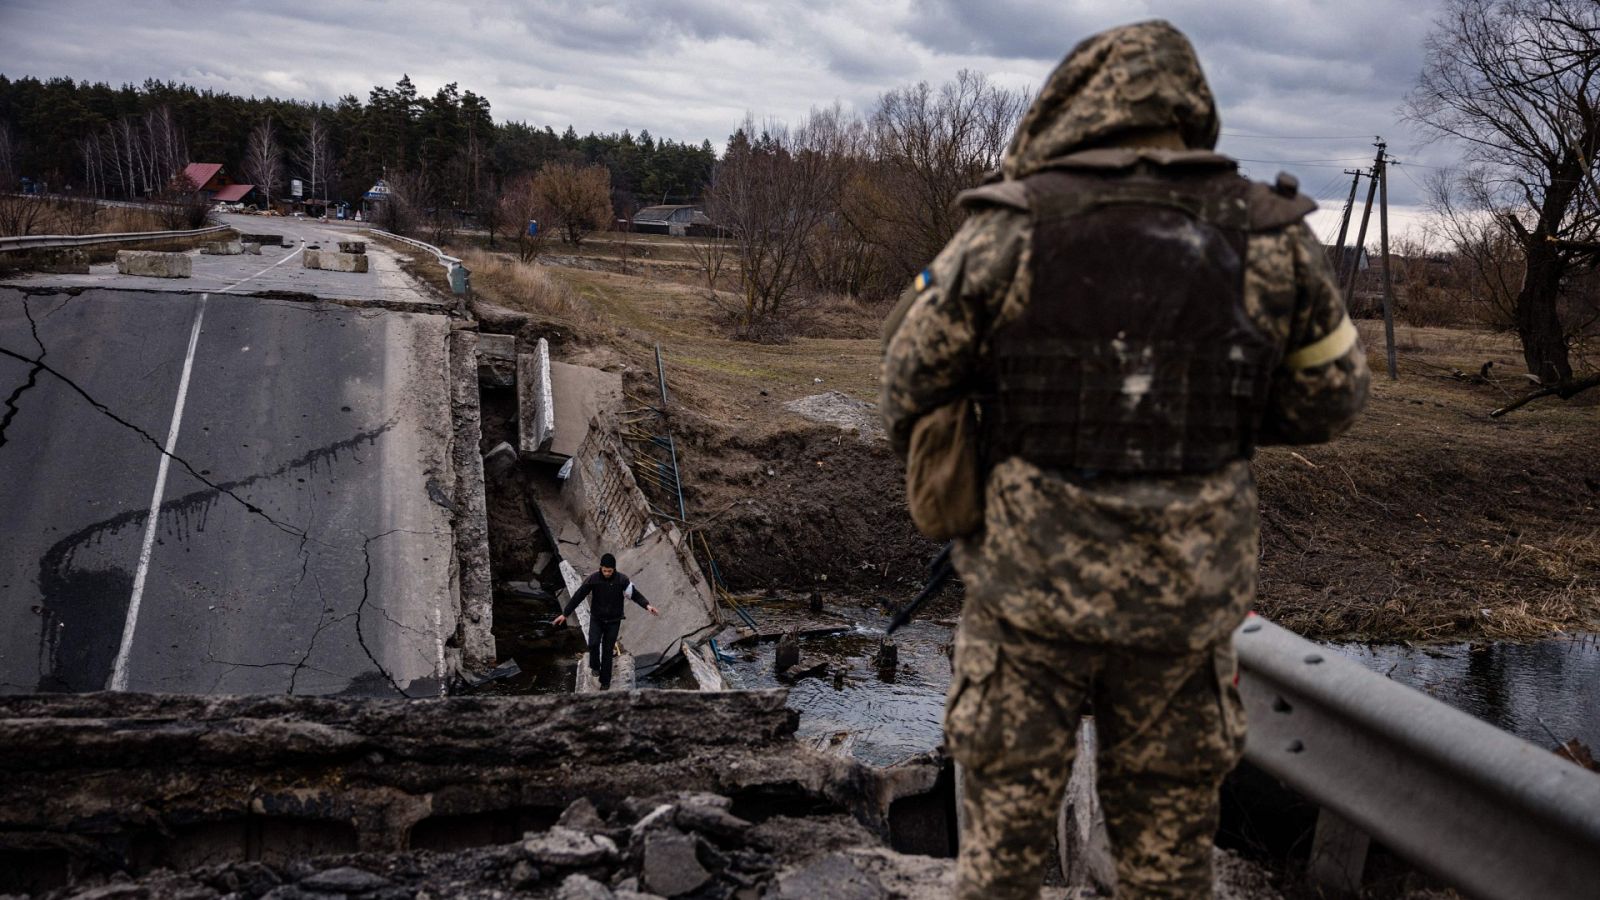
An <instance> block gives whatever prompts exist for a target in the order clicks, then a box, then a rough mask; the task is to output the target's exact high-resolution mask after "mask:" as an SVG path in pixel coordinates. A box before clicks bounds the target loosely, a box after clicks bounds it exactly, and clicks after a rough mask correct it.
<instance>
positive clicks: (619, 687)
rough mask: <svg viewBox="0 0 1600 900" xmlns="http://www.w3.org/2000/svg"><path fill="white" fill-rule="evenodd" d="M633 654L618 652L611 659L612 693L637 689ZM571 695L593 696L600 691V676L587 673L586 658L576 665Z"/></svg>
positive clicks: (587, 664) (587, 663) (623, 651)
mask: <svg viewBox="0 0 1600 900" xmlns="http://www.w3.org/2000/svg"><path fill="white" fill-rule="evenodd" d="M634 670H635V666H634V664H633V654H632V653H629V652H627V651H626V650H622V651H618V652H617V654H616V655H615V656H613V657H612V658H611V687H610V690H613V691H632V690H637V689H638V678H637V676H636V674H635V671H634ZM572 690H573V693H577V694H593V693H595V692H597V691H600V690H602V688H601V687H600V676H598V675H595V674H594V673H592V672H590V671H589V662H588V656H587V655H585V657H584V659H583V660H582V661H580V662H579V663H578V680H577V683H576V684H574V685H573V688H572Z"/></svg>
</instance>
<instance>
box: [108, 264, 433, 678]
mask: <svg viewBox="0 0 1600 900" xmlns="http://www.w3.org/2000/svg"><path fill="white" fill-rule="evenodd" d="M304 249H305V241H303V240H302V241H301V242H300V247H299V249H297V250H295V251H294V252H293V253H291V254H289V255H288V256H285V257H284V258H283V259H280V260H278V261H277V262H275V263H273V264H272V265H270V266H267V267H266V268H264V269H262V270H261V271H259V272H257V273H255V274H254V275H251V276H249V277H246V278H243V279H240V280H239V281H235V282H234V283H233V284H230V285H228V286H227V287H225V288H223V289H222V290H220V291H216V292H215V293H218V294H225V293H227V292H228V291H231V290H233V289H234V288H236V287H238V286H239V285H241V284H244V283H245V282H247V281H252V280H254V279H256V278H259V277H261V276H262V275H264V274H266V273H267V272H268V271H270V270H272V269H275V268H277V267H278V266H281V265H283V264H284V263H286V262H288V261H289V260H291V259H294V258H295V257H296V256H298V255H300V252H301V251H303V250H304ZM210 296H211V294H210V293H202V294H201V295H200V306H199V308H198V309H196V310H195V314H194V324H193V325H192V326H190V328H189V349H188V351H187V352H186V353H185V354H184V357H183V374H182V375H181V376H179V378H178V398H177V400H176V401H174V403H173V406H172V425H171V427H170V428H168V430H167V443H166V446H165V448H164V450H163V452H162V454H161V462H160V464H159V465H157V466H156V488H155V492H154V494H153V496H152V497H151V498H150V517H149V519H148V520H147V521H146V522H145V526H144V544H143V545H142V546H141V547H140V548H139V566H138V568H137V569H135V570H134V573H133V596H131V597H130V598H129V599H128V616H127V619H126V620H125V621H124V622H123V623H122V643H121V645H120V646H119V647H118V648H117V658H116V661H115V662H114V663H113V664H112V667H111V681H110V683H109V684H108V685H107V688H108V689H109V690H113V691H125V690H127V689H128V655H129V653H130V652H132V650H133V634H134V631H135V630H136V629H137V628H138V626H139V606H140V603H141V602H142V601H143V600H144V583H145V579H146V578H148V577H149V575H150V557H151V555H152V554H153V553H154V551H155V542H156V527H157V526H158V525H160V524H161V498H162V496H163V495H164V494H166V492H167V470H168V469H170V468H171V466H172V451H173V449H174V448H176V447H177V446H178V431H179V429H180V428H182V426H183V406H184V403H185V402H186V401H187V400H188V398H189V377H190V375H192V374H193V372H194V354H195V348H196V347H198V346H199V344H200V325H201V323H202V322H204V321H205V317H206V301H207V300H208V299H210ZM441 650H442V645H441Z"/></svg>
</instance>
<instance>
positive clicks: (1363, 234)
mask: <svg viewBox="0 0 1600 900" xmlns="http://www.w3.org/2000/svg"><path fill="white" fill-rule="evenodd" d="M1378 159H1380V160H1381V159H1383V151H1381V150H1380V151H1379V152H1378ZM1367 178H1368V179H1369V181H1368V184H1367V205H1366V208H1364V209H1363V210H1362V211H1361V228H1360V229H1359V230H1358V231H1356V247H1355V251H1356V252H1355V253H1353V254H1351V258H1350V280H1349V281H1347V282H1345V287H1344V305H1345V308H1346V309H1348V308H1349V307H1350V304H1351V302H1352V301H1353V300H1354V299H1355V296H1356V278H1357V277H1359V276H1360V275H1361V257H1362V256H1364V255H1365V254H1366V252H1367V222H1368V220H1370V219H1371V218H1372V198H1373V197H1374V196H1376V195H1377V193H1378V164H1377V163H1376V162H1375V163H1373V165H1372V172H1371V174H1369V175H1368V176H1367Z"/></svg>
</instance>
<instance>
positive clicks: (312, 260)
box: [300, 250, 322, 269]
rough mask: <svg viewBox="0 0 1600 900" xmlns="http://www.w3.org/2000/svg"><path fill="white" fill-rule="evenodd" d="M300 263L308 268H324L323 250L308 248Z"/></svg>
mask: <svg viewBox="0 0 1600 900" xmlns="http://www.w3.org/2000/svg"><path fill="white" fill-rule="evenodd" d="M300 265H301V266H303V267H305V268H307V269H320V268H322V251H321V250H307V251H306V252H305V254H304V255H303V256H302V257H301V258H300Z"/></svg>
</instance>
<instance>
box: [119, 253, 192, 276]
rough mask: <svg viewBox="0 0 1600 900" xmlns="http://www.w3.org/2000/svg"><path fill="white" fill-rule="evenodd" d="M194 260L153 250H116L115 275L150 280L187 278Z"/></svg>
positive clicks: (186, 256) (186, 255)
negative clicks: (141, 277)
mask: <svg viewBox="0 0 1600 900" xmlns="http://www.w3.org/2000/svg"><path fill="white" fill-rule="evenodd" d="M193 272H194V260H192V259H191V258H190V257H189V255H188V254H187V253H161V252H158V251H155V250H118V251H117V273H118V274H121V275H144V276H147V277H150V278H188V277H189V276H190V275H191V274H193Z"/></svg>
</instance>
